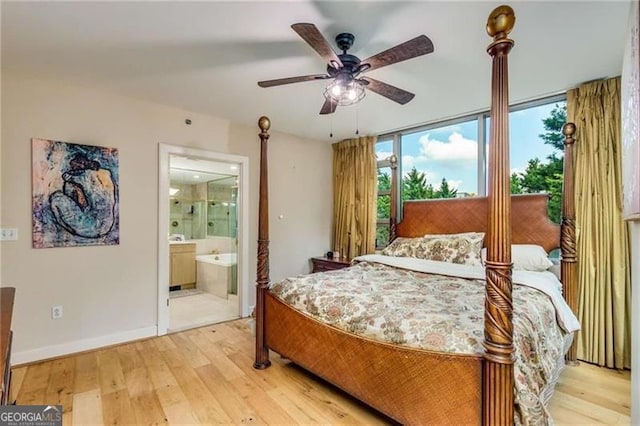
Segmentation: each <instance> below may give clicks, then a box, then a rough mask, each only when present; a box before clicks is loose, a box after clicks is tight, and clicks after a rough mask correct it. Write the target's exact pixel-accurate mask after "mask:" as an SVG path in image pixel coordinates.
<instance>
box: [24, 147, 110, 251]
mask: <svg viewBox="0 0 640 426" xmlns="http://www.w3.org/2000/svg"><path fill="white" fill-rule="evenodd" d="M31 148H32V174H33V176H32V179H33V180H32V183H33V200H32V204H33V205H32V207H33V224H32V226H33V229H32V235H33V247H34V248H47V247H72V246H89V245H113V244H119V242H120V230H119V212H118V211H119V206H118V150H117V149H116V148H104V147H99V146H90V145H80V144H73V143H67V142H59V141H52V140H46V139H32V140H31Z"/></svg>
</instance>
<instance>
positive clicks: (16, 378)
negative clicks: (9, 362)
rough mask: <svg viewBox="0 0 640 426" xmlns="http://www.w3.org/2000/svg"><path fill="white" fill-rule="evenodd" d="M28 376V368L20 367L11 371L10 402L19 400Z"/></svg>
mask: <svg viewBox="0 0 640 426" xmlns="http://www.w3.org/2000/svg"><path fill="white" fill-rule="evenodd" d="M26 375H27V367H26V366H25V367H19V368H12V369H11V395H9V401H15V400H16V399H18V393H19V392H20V388H21V387H22V382H23V381H24V377H25V376H26Z"/></svg>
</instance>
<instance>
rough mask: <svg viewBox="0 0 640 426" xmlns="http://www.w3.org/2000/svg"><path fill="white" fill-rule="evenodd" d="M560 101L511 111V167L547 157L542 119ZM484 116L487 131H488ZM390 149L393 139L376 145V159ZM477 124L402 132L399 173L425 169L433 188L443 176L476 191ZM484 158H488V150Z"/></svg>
mask: <svg viewBox="0 0 640 426" xmlns="http://www.w3.org/2000/svg"><path fill="white" fill-rule="evenodd" d="M562 103H563V102H560V103H558V102H555V103H551V104H547V105H541V106H538V107H535V108H528V109H525V110H521V111H516V112H512V113H510V115H509V125H510V129H509V130H510V144H511V145H510V167H511V171H512V172H522V171H524V170H525V169H526V168H527V163H528V161H529V160H530V159H533V158H536V157H537V158H539V159H540V160H546V158H547V156H548V155H550V154H551V153H552V152H553V148H552V147H550V146H548V145H545V144H544V143H543V142H542V140H541V139H540V138H539V137H538V135H539V134H540V133H544V127H543V125H542V119H543V118H546V117H548V116H549V113H550V112H551V110H552V109H553V108H554V107H555V106H556V105H560V104H562ZM488 129H489V127H488V120H487V133H488ZM391 153H392V142H391V141H389V142H379V143H378V144H377V145H376V154H377V157H378V160H382V159H386V158H388V157H389V156H390V155H391ZM477 158H478V125H477V122H476V120H473V121H469V122H465V123H460V124H456V125H452V126H447V127H440V128H437V129H431V130H425V131H421V132H417V133H412V134H408V135H403V136H402V162H401V166H402V173H403V175H404V174H406V173H407V172H409V170H411V168H412V167H414V166H415V167H416V169H417V170H418V171H420V172H423V173H425V176H426V178H427V182H428V183H431V184H432V185H433V187H434V189H437V188H439V187H440V182H441V181H442V178H443V177H444V178H446V179H447V182H448V183H449V186H450V187H454V188H457V189H458V192H468V193H473V194H477V193H478V176H477V175H478V165H477V164H478V160H477ZM486 158H487V159H488V153H487V156H486Z"/></svg>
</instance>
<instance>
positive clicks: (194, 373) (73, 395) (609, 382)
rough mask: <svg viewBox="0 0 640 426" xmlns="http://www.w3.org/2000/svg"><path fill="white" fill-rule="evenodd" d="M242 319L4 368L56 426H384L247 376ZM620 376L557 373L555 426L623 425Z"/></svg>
mask: <svg viewBox="0 0 640 426" xmlns="http://www.w3.org/2000/svg"><path fill="white" fill-rule="evenodd" d="M253 349H254V340H253V338H252V336H251V334H250V332H249V329H248V326H247V320H237V321H233V322H229V323H226V324H218V325H214V326H209V327H202V328H199V329H195V330H189V331H184V332H180V333H176V334H172V335H168V336H163V337H159V338H154V339H149V340H144V341H140V342H136V343H130V344H125V345H121V346H117V347H112V348H107V349H103V350H97V351H93V352H88V353H84V354H79V355H75V356H69V357H65V358H59V359H56V360H52V361H47V362H42V363H38V364H32V365H28V366H24V367H19V368H15V369H14V370H13V379H12V396H13V398H14V399H17V402H18V403H19V404H50V405H53V404H62V406H63V412H64V416H63V420H64V424H65V425H70V424H75V425H94V424H111V425H115V424H118V425H126V424H163V423H170V424H211V423H218V424H220V423H223V424H242V423H268V424H274V425H281V424H388V423H390V422H389V420H388V419H387V418H385V417H383V416H382V415H380V414H378V413H376V412H374V411H372V410H371V409H369V408H367V407H366V406H364V405H362V404H360V403H358V402H357V401H355V400H354V399H352V398H350V397H349V396H347V395H345V394H344V393H342V392H340V391H339V390H337V389H335V388H334V387H332V386H330V385H328V384H326V383H324V382H322V381H320V380H319V379H317V378H314V377H313V376H311V375H310V374H308V373H306V372H304V371H303V370H302V369H300V368H298V367H296V366H295V365H293V364H291V363H289V362H286V361H284V360H282V359H281V358H280V357H279V356H277V355H274V356H272V357H271V361H272V363H273V365H272V367H271V368H269V369H267V370H264V371H256V370H254V369H253V368H252V364H253ZM629 399H630V379H629V373H628V372H618V371H613V370H607V369H601V368H597V367H594V366H590V365H587V364H581V365H580V366H578V367H568V368H567V369H565V371H564V373H563V375H562V377H561V379H560V383H559V384H558V387H557V390H556V393H555V395H554V397H553V400H552V404H551V412H552V415H553V417H554V419H555V420H556V424H567V425H569V424H571V425H576V424H589V425H594V424H629V422H630V419H629V415H630V403H629Z"/></svg>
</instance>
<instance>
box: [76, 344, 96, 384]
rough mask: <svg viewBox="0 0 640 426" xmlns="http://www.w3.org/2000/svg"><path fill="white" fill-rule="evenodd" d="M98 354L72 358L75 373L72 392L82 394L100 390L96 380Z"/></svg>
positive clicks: (83, 354)
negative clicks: (73, 359) (74, 362)
mask: <svg viewBox="0 0 640 426" xmlns="http://www.w3.org/2000/svg"><path fill="white" fill-rule="evenodd" d="M97 355H98V352H97V351H95V352H85V353H82V354H79V355H76V356H74V358H75V359H76V371H75V374H74V383H73V392H74V393H76V394H78V393H83V392H87V391H90V390H95V389H99V388H100V380H99V379H98V373H99V370H98V357H97Z"/></svg>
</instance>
